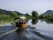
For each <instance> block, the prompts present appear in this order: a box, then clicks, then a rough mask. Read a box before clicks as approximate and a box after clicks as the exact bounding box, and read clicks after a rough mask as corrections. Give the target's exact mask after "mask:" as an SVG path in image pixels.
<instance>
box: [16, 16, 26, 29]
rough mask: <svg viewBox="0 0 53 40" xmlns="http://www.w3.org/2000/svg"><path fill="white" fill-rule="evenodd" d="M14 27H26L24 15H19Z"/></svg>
mask: <svg viewBox="0 0 53 40" xmlns="http://www.w3.org/2000/svg"><path fill="white" fill-rule="evenodd" d="M16 27H19V28H26V17H23V16H22V17H20V18H19V19H18V20H17V22H16Z"/></svg>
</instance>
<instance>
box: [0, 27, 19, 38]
mask: <svg viewBox="0 0 53 40" xmlns="http://www.w3.org/2000/svg"><path fill="white" fill-rule="evenodd" d="M17 29H18V27H17V28H15V29H13V30H11V31H8V32H6V33H3V34H1V35H0V38H1V37H3V36H4V35H7V34H9V33H12V32H14V31H16V30H17Z"/></svg>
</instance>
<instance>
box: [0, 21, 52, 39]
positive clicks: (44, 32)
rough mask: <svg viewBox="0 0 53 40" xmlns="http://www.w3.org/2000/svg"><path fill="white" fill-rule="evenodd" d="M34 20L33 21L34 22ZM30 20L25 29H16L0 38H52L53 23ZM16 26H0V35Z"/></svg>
mask: <svg viewBox="0 0 53 40" xmlns="http://www.w3.org/2000/svg"><path fill="white" fill-rule="evenodd" d="M34 22H35V23H34ZM34 22H33V21H32V20H29V21H28V23H27V25H28V26H27V28H26V29H25V30H16V31H14V32H12V33H9V34H6V35H4V36H2V37H0V40H53V24H52V23H48V22H45V21H41V20H38V21H34ZM15 28H16V27H15V26H13V25H10V26H9V25H8V26H6V27H4V28H0V35H2V34H3V33H5V32H8V31H11V30H12V29H15Z"/></svg>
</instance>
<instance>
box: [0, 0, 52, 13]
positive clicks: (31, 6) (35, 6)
mask: <svg viewBox="0 0 53 40" xmlns="http://www.w3.org/2000/svg"><path fill="white" fill-rule="evenodd" d="M0 9H5V10H10V11H18V12H21V13H23V14H25V13H29V14H31V12H32V11H33V10H34V11H37V12H38V13H39V14H42V13H44V12H45V11H47V10H53V0H0Z"/></svg>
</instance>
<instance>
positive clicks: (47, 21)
mask: <svg viewBox="0 0 53 40" xmlns="http://www.w3.org/2000/svg"><path fill="white" fill-rule="evenodd" d="M45 22H46V23H48V24H49V23H53V21H49V20H45Z"/></svg>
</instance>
